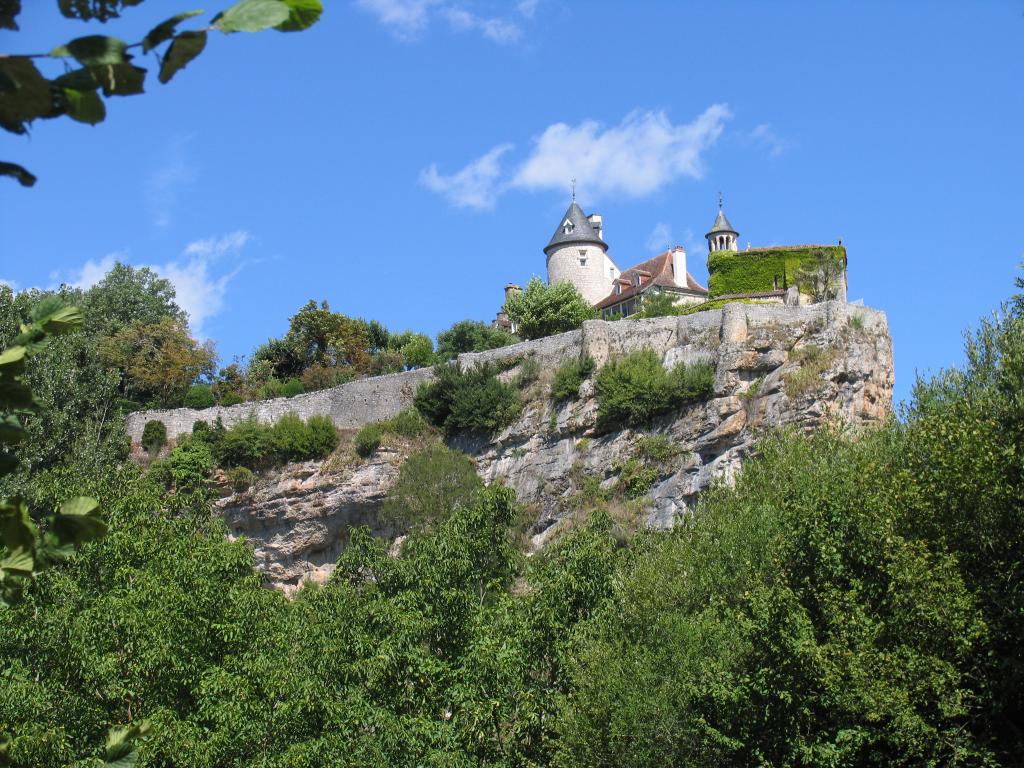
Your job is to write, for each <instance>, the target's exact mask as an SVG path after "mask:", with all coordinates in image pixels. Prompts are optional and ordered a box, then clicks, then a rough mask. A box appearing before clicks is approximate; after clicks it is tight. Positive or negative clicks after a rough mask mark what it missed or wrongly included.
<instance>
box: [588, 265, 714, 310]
mask: <svg viewBox="0 0 1024 768" xmlns="http://www.w3.org/2000/svg"><path fill="white" fill-rule="evenodd" d="M637 276H639V277H641V278H649V279H642V280H641V281H640V285H635V283H636V279H635V278H636V277H637ZM616 282H619V283H622V285H623V288H622V293H615V291H612V292H611V293H610V294H608V295H607V296H606V297H605V298H603V299H601V300H600V301H599V302H597V304H595V305H594V306H595V307H597V308H598V309H604V308H605V307H610V306H612V305H613V304H618V303H619V302H620V301H625V300H626V299H628V298H629V297H631V296H637V295H639V294H641V293H644V292H645V291H646V290H647V289H648V288H650V287H651V286H652V285H657V286H659V287H661V288H667V289H668V290H670V291H671V290H675V291H692V292H695V293H701V294H707V292H708V289H707V288H705V287H704V286H702V285H701V284H700V283H698V282H697V281H696V280H694V279H693V275H691V274H690V273H689V272H687V273H686V284H685V285H680V284H679V283H677V282H676V280H675V277H674V276H673V275H672V251H671V250H669V251H665V252H664V253H660V254H658V255H657V256H655V257H654V258H651V259H648V260H647V261H642V262H640V263H639V264H637V265H635V266H632V267H630V268H629V269H627V270H625V271H624V272H623V273H622V274H621V275H619V277H618V278H617V280H616ZM627 283H628V285H629V287H626V284H627Z"/></svg>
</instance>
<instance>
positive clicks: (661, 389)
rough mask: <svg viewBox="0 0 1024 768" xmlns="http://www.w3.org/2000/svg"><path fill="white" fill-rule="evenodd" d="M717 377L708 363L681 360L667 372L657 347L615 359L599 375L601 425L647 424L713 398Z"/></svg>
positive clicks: (599, 416)
mask: <svg viewBox="0 0 1024 768" xmlns="http://www.w3.org/2000/svg"><path fill="white" fill-rule="evenodd" d="M714 379H715V370H714V367H713V366H711V365H710V364H708V363H693V364H689V365H688V364H686V363H679V364H678V365H676V366H675V367H674V368H673V369H672V370H671V371H667V370H665V367H664V366H663V365H662V363H661V357H660V356H659V355H658V353H657V352H655V351H654V350H653V349H642V350H640V351H638V352H633V353H631V354H629V355H627V356H626V357H623V358H621V359H619V360H612V361H611V362H609V363H608V364H607V365H605V366H604V367H603V368H602V369H601V370H600V371H599V372H598V374H597V380H596V388H597V402H598V407H597V421H598V426H600V427H601V428H602V429H613V428H615V427H622V426H637V425H640V424H644V423H646V422H648V421H650V420H651V419H652V418H654V417H655V416H659V415H661V414H664V413H669V412H671V411H673V410H676V409H677V408H680V407H681V406H683V405H685V404H686V403H689V402H693V401H695V400H701V399H705V398H707V397H709V396H710V395H711V392H712V388H713V386H714Z"/></svg>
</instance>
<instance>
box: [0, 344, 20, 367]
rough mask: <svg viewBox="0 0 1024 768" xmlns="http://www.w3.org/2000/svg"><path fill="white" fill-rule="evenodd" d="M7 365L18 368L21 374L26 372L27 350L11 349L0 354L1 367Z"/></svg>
mask: <svg viewBox="0 0 1024 768" xmlns="http://www.w3.org/2000/svg"><path fill="white" fill-rule="evenodd" d="M7 365H10V366H16V367H17V371H18V372H19V373H20V372H21V371H22V370H24V366H25V348H24V347H11V348H10V349H5V350H4V351H3V352H0V367H3V366H7Z"/></svg>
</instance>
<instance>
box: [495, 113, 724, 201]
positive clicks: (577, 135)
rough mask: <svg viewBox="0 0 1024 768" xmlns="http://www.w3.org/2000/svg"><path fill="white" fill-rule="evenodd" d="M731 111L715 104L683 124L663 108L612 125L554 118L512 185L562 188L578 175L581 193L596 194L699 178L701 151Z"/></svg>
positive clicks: (631, 193)
mask: <svg viewBox="0 0 1024 768" xmlns="http://www.w3.org/2000/svg"><path fill="white" fill-rule="evenodd" d="M730 114H731V113H730V112H729V108H728V107H727V106H726V105H725V104H713V105H712V106H710V107H708V108H707V109H706V110H704V112H703V113H702V114H701V115H699V116H698V117H697V118H696V119H695V120H693V121H692V122H690V123H682V124H679V125H673V124H672V121H671V120H669V118H668V116H667V115H666V114H665V113H664V112H660V111H659V112H642V111H639V110H638V111H634V112H631V113H630V114H628V115H626V117H625V119H623V121H622V122H621V123H619V124H618V125H617V126H613V127H611V128H603V127H602V126H601V124H600V123H598V122H597V121H596V120H584V121H583V122H582V123H580V124H579V125H577V126H570V125H567V124H565V123H555V124H554V125H552V126H549V127H548V128H547V129H546V130H545V131H544V132H543V133H542V134H541V135H540V137H539V138H538V139H537V140H536V143H535V146H534V150H533V153H532V154H531V155H530V157H529V158H527V160H526V161H525V162H524V163H523V164H522V166H521V167H520V168H519V171H518V172H517V173H516V175H515V177H514V178H513V179H512V186H515V187H520V188H522V189H531V190H532V189H564V188H565V184H566V181H567V180H568V179H571V178H575V179H576V181H577V190H579V193H580V195H581V196H582V197H584V198H590V199H593V198H597V197H602V196H606V195H618V196H623V197H643V196H645V195H649V194H650V193H652V192H654V191H656V190H658V189H660V188H661V187H663V186H665V185H667V184H669V183H671V182H673V181H675V180H676V179H678V178H680V177H683V176H689V177H690V178H694V179H699V178H701V176H702V175H703V173H704V168H703V163H702V158H701V155H702V153H703V152H704V151H705V150H706V149H707V148H708V147H710V146H711V145H712V144H714V143H715V141H717V140H718V137H719V136H721V135H722V130H723V127H724V123H725V121H726V120H727V119H728V118H729V117H730Z"/></svg>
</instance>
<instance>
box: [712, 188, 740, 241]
mask: <svg viewBox="0 0 1024 768" xmlns="http://www.w3.org/2000/svg"><path fill="white" fill-rule="evenodd" d="M704 237H706V238H707V239H708V252H709V253H714V252H715V251H736V250H739V249H738V247H737V245H736V243H737V241H738V240H739V239H740V233H739V232H737V231H736V230H735V229H733V228H732V224H730V223H729V220H728V219H727V218H725V213H724V212H723V211H722V197H721V195H719V197H718V216H717V217H716V218H715V223H714V224H712V225H711V231H710V232H708V233H707V234H706V235H704Z"/></svg>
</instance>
